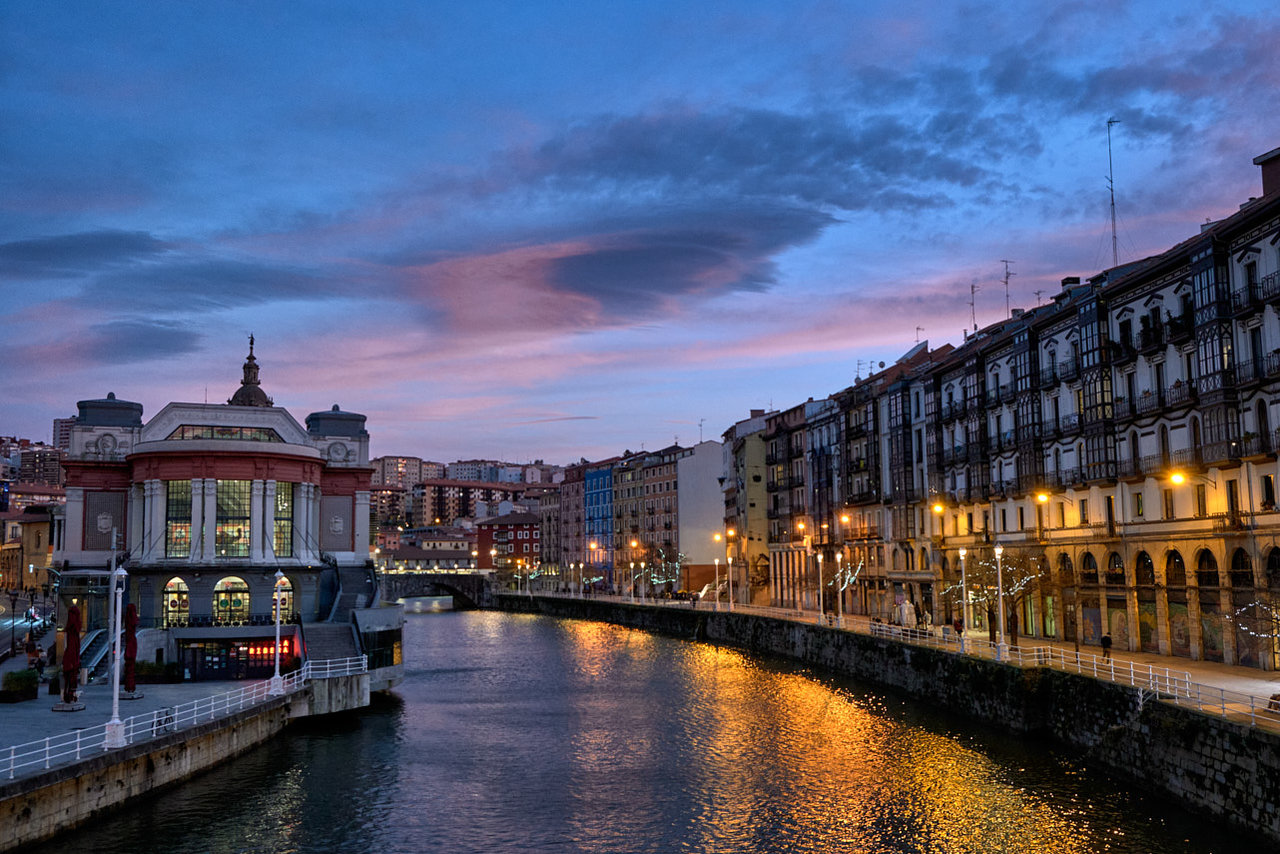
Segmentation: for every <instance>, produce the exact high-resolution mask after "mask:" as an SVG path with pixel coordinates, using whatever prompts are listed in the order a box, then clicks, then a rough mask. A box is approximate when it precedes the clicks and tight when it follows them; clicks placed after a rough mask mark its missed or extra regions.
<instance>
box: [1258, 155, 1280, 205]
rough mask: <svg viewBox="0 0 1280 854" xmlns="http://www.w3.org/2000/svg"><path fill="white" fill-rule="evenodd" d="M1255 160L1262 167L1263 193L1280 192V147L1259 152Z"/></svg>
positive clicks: (1266, 194) (1265, 194)
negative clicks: (1262, 152) (1263, 152)
mask: <svg viewBox="0 0 1280 854" xmlns="http://www.w3.org/2000/svg"><path fill="white" fill-rule="evenodd" d="M1253 162H1254V164H1255V165H1257V166H1261V167H1262V195H1264V196H1269V195H1271V194H1272V193H1275V192H1280V148H1273V149H1271V150H1270V151H1268V152H1267V153H1266V154H1259V155H1258V156H1257V157H1255V158H1253Z"/></svg>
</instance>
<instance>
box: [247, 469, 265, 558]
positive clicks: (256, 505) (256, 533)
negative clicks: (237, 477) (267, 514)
mask: <svg viewBox="0 0 1280 854" xmlns="http://www.w3.org/2000/svg"><path fill="white" fill-rule="evenodd" d="M264 493H265V490H264V489H263V482H262V481H260V480H255V481H253V483H252V484H251V485H250V486H249V560H251V561H253V562H254V563H261V562H262V560H263V557H262V548H263V547H262V517H263V512H262V496H263V494H264Z"/></svg>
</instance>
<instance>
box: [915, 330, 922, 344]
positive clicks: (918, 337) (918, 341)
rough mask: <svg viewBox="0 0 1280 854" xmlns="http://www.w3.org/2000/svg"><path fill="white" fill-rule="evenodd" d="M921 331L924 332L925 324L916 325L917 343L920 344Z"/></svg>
mask: <svg viewBox="0 0 1280 854" xmlns="http://www.w3.org/2000/svg"><path fill="white" fill-rule="evenodd" d="M921 332H924V327H923V326H917V327H916V343H917V344H919V343H920V333H921Z"/></svg>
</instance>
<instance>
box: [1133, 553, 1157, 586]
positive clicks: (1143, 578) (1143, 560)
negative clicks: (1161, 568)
mask: <svg viewBox="0 0 1280 854" xmlns="http://www.w3.org/2000/svg"><path fill="white" fill-rule="evenodd" d="M1133 574H1134V580H1135V581H1137V583H1138V584H1140V585H1146V586H1149V587H1154V586H1155V583H1156V567H1155V564H1153V563H1152V562H1151V555H1149V554H1147V553H1146V552H1138V559H1137V560H1136V561H1134V564H1133Z"/></svg>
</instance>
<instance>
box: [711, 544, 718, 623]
mask: <svg viewBox="0 0 1280 854" xmlns="http://www.w3.org/2000/svg"><path fill="white" fill-rule="evenodd" d="M716 539H717V540H718V539H720V535H719V534H716ZM714 562H715V565H716V604H715V606H714V607H713V609H712V610H715V611H719V610H720V558H715V560H714Z"/></svg>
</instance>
